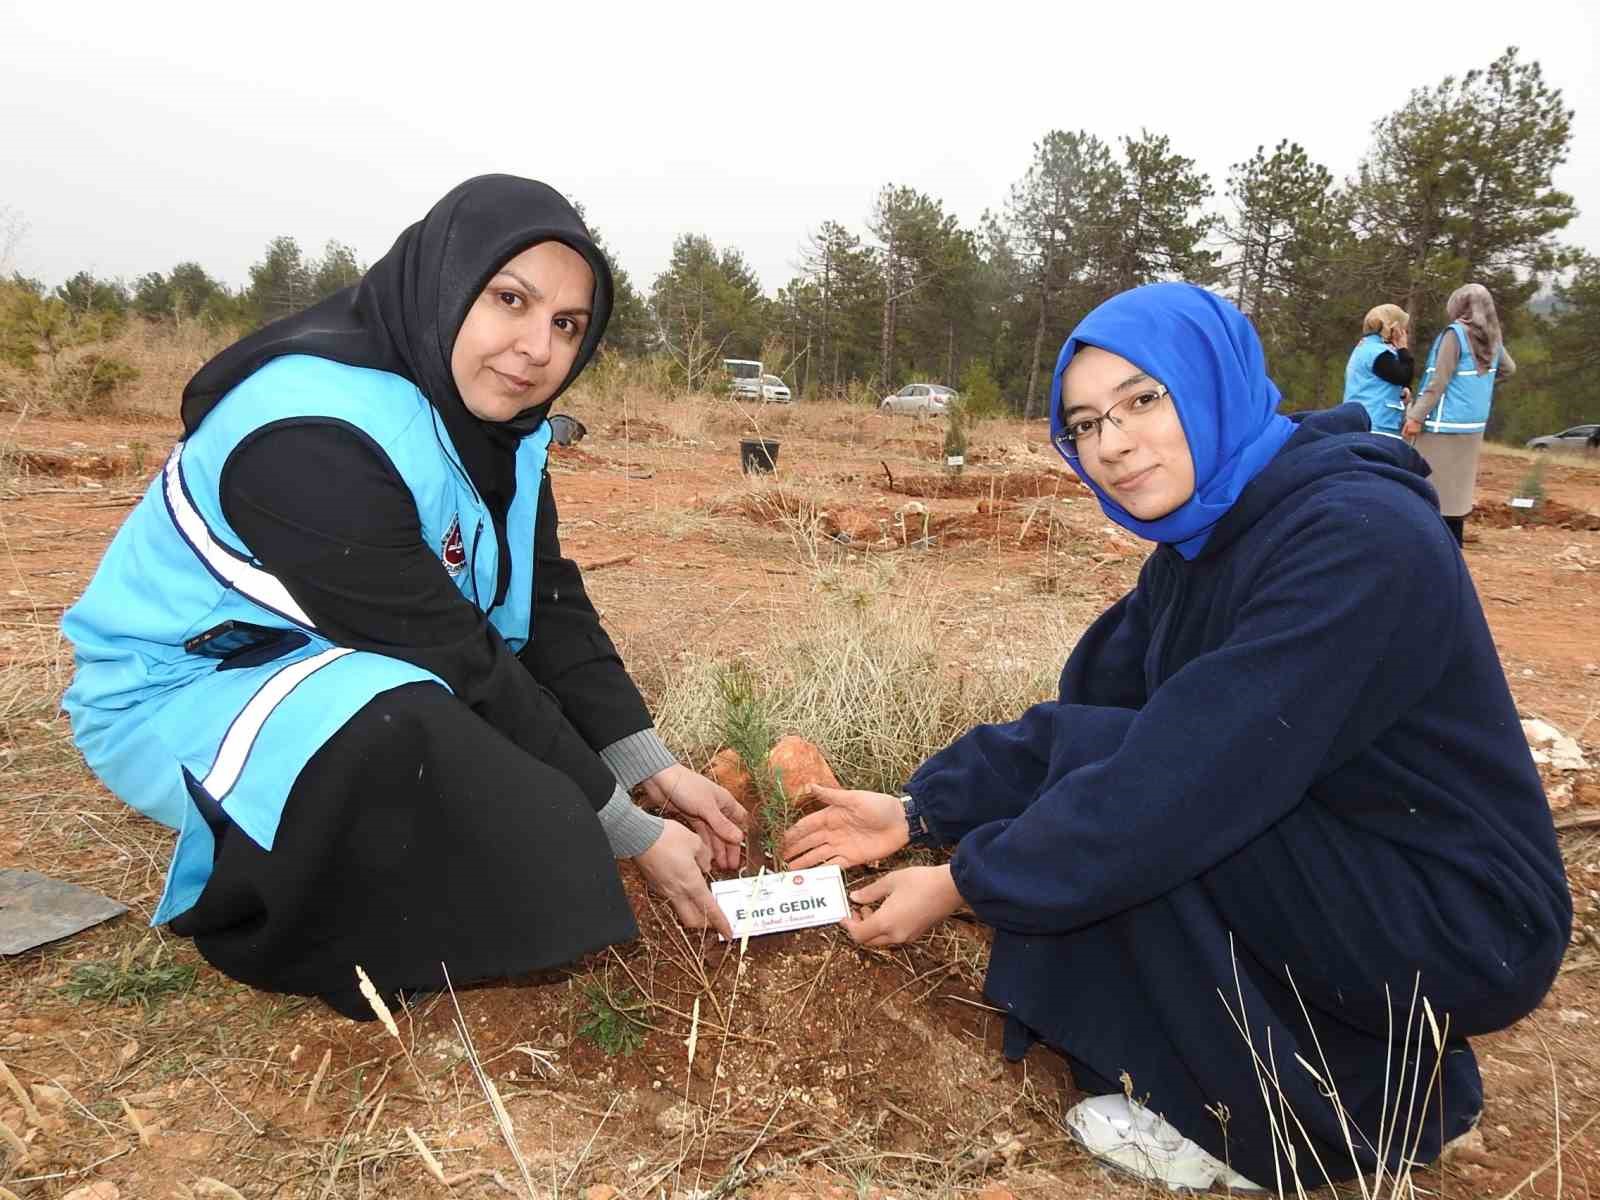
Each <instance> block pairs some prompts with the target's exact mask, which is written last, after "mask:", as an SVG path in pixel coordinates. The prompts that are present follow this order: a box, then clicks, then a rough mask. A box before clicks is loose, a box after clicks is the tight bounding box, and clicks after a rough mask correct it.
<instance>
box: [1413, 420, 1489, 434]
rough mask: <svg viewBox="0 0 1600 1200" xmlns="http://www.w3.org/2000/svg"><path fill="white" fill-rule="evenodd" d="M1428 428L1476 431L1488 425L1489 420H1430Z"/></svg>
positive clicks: (1433, 429)
mask: <svg viewBox="0 0 1600 1200" xmlns="http://www.w3.org/2000/svg"><path fill="white" fill-rule="evenodd" d="M1426 424H1427V426H1428V428H1429V429H1430V430H1431V431H1432V432H1434V433H1438V432H1440V431H1441V430H1445V429H1453V430H1457V431H1459V432H1461V433H1476V432H1478V430H1480V429H1483V428H1484V427H1485V426H1487V425H1488V422H1487V421H1428V422H1427V423H1426Z"/></svg>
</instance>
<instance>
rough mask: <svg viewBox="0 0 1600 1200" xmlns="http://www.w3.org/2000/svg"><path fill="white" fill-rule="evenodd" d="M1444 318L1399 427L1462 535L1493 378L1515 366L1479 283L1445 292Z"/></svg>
mask: <svg viewBox="0 0 1600 1200" xmlns="http://www.w3.org/2000/svg"><path fill="white" fill-rule="evenodd" d="M1445 316H1446V317H1447V318H1448V319H1449V321H1450V324H1449V325H1447V326H1446V327H1445V328H1444V329H1443V330H1441V331H1440V333H1439V336H1438V337H1436V338H1434V339H1433V346H1432V348H1431V349H1429V351H1428V361H1427V363H1426V365H1425V366H1424V367H1423V370H1422V390H1421V391H1420V392H1419V393H1418V395H1417V398H1416V399H1415V400H1413V401H1412V402H1411V405H1410V407H1409V408H1407V410H1406V423H1405V426H1404V427H1403V433H1404V436H1405V437H1406V439H1407V440H1410V441H1414V442H1415V444H1416V447H1417V450H1418V451H1419V452H1420V453H1421V455H1422V457H1423V458H1425V459H1427V460H1428V466H1430V467H1431V468H1433V476H1432V483H1433V486H1434V488H1435V489H1436V490H1437V491H1438V493H1439V511H1440V512H1441V513H1443V514H1444V521H1445V524H1446V525H1448V526H1449V527H1450V532H1451V533H1452V534H1454V535H1455V539H1456V544H1457V545H1460V544H1461V542H1462V540H1463V530H1464V527H1465V525H1466V520H1467V514H1468V513H1470V512H1471V511H1472V493H1473V489H1474V488H1475V487H1476V486H1477V483H1478V452H1479V451H1480V450H1482V449H1483V431H1484V428H1485V426H1486V425H1487V424H1488V422H1489V406H1490V404H1491V403H1492V402H1493V400H1494V385H1495V380H1496V379H1497V378H1499V377H1501V376H1505V375H1510V374H1512V373H1513V372H1515V371H1516V369H1517V364H1516V363H1515V362H1513V361H1512V358H1511V353H1510V351H1508V350H1507V349H1506V347H1505V342H1504V340H1503V339H1502V338H1501V336H1500V318H1499V316H1498V315H1497V314H1496V313H1495V310H1494V298H1493V297H1492V296H1490V295H1489V289H1488V288H1486V287H1484V286H1483V284H1481V283H1468V284H1463V285H1462V286H1461V287H1458V288H1457V289H1456V290H1455V291H1453V292H1451V293H1450V300H1449V302H1448V303H1447V304H1446V305H1445Z"/></svg>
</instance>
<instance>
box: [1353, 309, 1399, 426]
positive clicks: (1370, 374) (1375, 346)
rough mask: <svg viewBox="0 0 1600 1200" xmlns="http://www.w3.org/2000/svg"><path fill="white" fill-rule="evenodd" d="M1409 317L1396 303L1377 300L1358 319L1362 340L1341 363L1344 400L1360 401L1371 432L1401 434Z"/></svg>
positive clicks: (1357, 402) (1358, 402) (1356, 402)
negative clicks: (1374, 304)
mask: <svg viewBox="0 0 1600 1200" xmlns="http://www.w3.org/2000/svg"><path fill="white" fill-rule="evenodd" d="M1410 330H1411V318H1410V317H1409V316H1408V315H1407V314H1406V310H1405V309H1403V308H1401V307H1400V306H1399V305H1398V304H1380V305H1378V306H1377V307H1376V308H1373V309H1372V310H1371V311H1369V312H1368V313H1367V315H1366V318H1365V319H1364V320H1363V321H1362V322H1361V340H1360V341H1359V342H1357V343H1356V348H1355V349H1354V350H1352V351H1351V352H1350V360H1349V361H1348V362H1347V363H1345V367H1344V400H1345V403H1346V404H1351V403H1355V404H1359V405H1361V407H1362V408H1364V409H1366V410H1367V416H1368V417H1370V418H1371V419H1372V432H1373V433H1382V434H1386V435H1388V436H1389V437H1399V436H1400V426H1401V424H1402V423H1403V422H1404V420H1405V411H1406V401H1407V400H1409V399H1411V376H1412V375H1413V374H1415V372H1416V366H1415V364H1414V363H1413V362H1412V361H1411V350H1410V348H1409V347H1410V344H1411V341H1410V338H1411V332H1410Z"/></svg>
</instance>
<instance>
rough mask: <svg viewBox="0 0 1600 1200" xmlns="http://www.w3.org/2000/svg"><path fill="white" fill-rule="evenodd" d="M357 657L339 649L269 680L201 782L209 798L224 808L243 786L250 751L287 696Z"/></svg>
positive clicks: (346, 648) (227, 736) (252, 699)
mask: <svg viewBox="0 0 1600 1200" xmlns="http://www.w3.org/2000/svg"><path fill="white" fill-rule="evenodd" d="M354 653H355V651H354V650H352V649H351V648H350V647H349V646H335V647H333V648H332V649H331V650H324V651H323V652H322V653H321V654H315V655H313V656H312V657H310V658H305V659H301V660H300V661H299V662H297V663H292V664H291V665H289V666H287V667H284V668H283V669H282V670H281V671H279V672H277V674H275V675H273V677H272V678H271V679H269V680H267V682H266V683H265V684H264V685H263V686H262V688H261V690H260V691H258V692H257V693H256V694H255V695H254V696H252V697H250V702H249V703H248V704H246V705H245V706H244V708H242V709H241V710H240V711H239V715H238V716H237V717H235V718H234V719H233V724H232V725H230V726H228V732H227V733H226V734H224V735H223V738H222V745H221V746H220V747H218V749H217V757H216V761H215V762H213V763H212V764H211V770H209V771H207V772H206V777H205V778H204V779H202V780H201V781H200V786H201V787H202V788H204V789H205V792H206V795H208V796H210V797H211V798H212V799H213V800H215V801H217V802H218V803H219V804H220V803H221V802H222V798H223V797H224V796H226V795H227V794H228V793H229V792H230V791H232V790H233V785H234V784H236V783H238V782H239V773H240V772H241V771H243V770H244V764H245V761H246V760H247V759H249V757H250V748H251V747H252V746H254V745H255V742H256V736H257V735H258V734H259V733H260V732H261V727H262V726H263V725H265V724H266V723H267V718H268V717H270V716H271V715H272V710H273V709H275V708H277V707H278V705H279V704H281V703H282V702H283V699H284V697H285V696H287V695H288V694H289V693H290V692H292V691H294V689H295V688H296V687H298V686H299V685H300V684H301V683H302V682H304V681H305V680H306V679H308V678H310V677H311V676H312V675H314V674H316V673H317V672H318V671H320V670H321V669H322V668H323V667H325V666H327V665H328V664H329V663H331V662H335V661H337V660H338V659H341V658H343V657H344V656H345V655H346V654H354Z"/></svg>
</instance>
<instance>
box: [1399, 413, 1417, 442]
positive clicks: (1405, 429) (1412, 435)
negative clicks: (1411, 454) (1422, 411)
mask: <svg viewBox="0 0 1600 1200" xmlns="http://www.w3.org/2000/svg"><path fill="white" fill-rule="evenodd" d="M1421 432H1422V422H1421V421H1414V420H1412V419H1411V418H1410V417H1407V418H1406V423H1405V424H1404V425H1402V426H1400V436H1401V437H1403V438H1405V440H1406V441H1408V442H1414V441H1416V440H1417V434H1419V433H1421Z"/></svg>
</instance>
